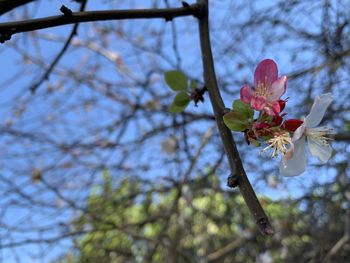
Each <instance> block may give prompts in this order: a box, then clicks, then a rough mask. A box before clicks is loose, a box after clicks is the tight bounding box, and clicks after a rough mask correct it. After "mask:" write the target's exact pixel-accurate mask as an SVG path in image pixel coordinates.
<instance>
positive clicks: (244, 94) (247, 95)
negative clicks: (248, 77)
mask: <svg viewBox="0 0 350 263" xmlns="http://www.w3.org/2000/svg"><path fill="white" fill-rule="evenodd" d="M253 93H254V91H253V90H252V88H251V87H250V86H249V85H248V84H246V85H244V86H243V87H242V88H241V91H240V94H241V101H243V102H244V103H250V101H251V100H252V97H253Z"/></svg>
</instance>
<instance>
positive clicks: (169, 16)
mask: <svg viewBox="0 0 350 263" xmlns="http://www.w3.org/2000/svg"><path fill="white" fill-rule="evenodd" d="M164 18H165V22H169V21H172V20H173V17H172V16H171V15H167V16H165V17H164Z"/></svg>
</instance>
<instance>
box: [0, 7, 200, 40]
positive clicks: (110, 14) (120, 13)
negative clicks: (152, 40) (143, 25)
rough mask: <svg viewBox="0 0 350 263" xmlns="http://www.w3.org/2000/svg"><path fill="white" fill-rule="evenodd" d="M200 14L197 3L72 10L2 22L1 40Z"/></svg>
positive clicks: (0, 25)
mask: <svg viewBox="0 0 350 263" xmlns="http://www.w3.org/2000/svg"><path fill="white" fill-rule="evenodd" d="M198 14H199V7H198V5H196V4H194V5H190V6H189V7H179V8H163V9H138V10H102V11H85V12H72V14H71V15H69V16H67V15H59V16H49V17H43V18H37V19H28V20H24V21H15V22H7V23H0V36H1V38H0V41H2V42H4V41H5V40H8V39H9V38H10V37H11V36H12V35H14V34H17V33H21V32H28V31H34V30H39V29H44V28H50V27H56V26H62V25H67V24H76V23H82V22H93V21H105V20H121V19H148V18H163V19H165V20H166V21H170V20H172V19H173V18H176V17H181V16H197V15H198ZM1 39H2V40H1Z"/></svg>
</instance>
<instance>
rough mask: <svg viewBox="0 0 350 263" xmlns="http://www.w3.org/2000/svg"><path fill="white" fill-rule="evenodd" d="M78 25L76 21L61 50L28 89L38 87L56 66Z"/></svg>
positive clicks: (81, 6) (34, 89)
mask: <svg viewBox="0 0 350 263" xmlns="http://www.w3.org/2000/svg"><path fill="white" fill-rule="evenodd" d="M86 3H87V0H84V1H83V2H82V3H81V5H80V10H79V11H80V12H82V11H84V9H85V6H86ZM78 27H79V23H76V24H75V25H74V26H73V28H72V31H71V33H70V34H69V36H68V38H67V40H66V42H65V44H64V46H63V47H62V49H61V51H60V52H59V53H58V54H57V56H56V57H55V59H54V60H53V61H52V63H51V64H50V67H49V68H48V69H47V70H46V72H45V73H44V74H43V75H42V76H41V78H40V79H39V80H38V81H37V82H36V83H34V84H33V85H32V86H31V87H30V91H31V92H32V93H35V91H36V90H37V89H38V88H39V87H40V85H41V84H42V83H43V82H44V81H45V80H48V79H49V76H50V74H51V72H52V70H53V69H54V68H55V67H56V65H57V63H58V62H59V61H60V60H61V58H62V57H63V55H64V53H65V52H66V51H67V49H68V47H69V45H70V43H71V42H72V39H73V37H74V36H75V35H76V34H77V32H78Z"/></svg>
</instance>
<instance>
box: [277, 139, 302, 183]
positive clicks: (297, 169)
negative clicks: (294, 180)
mask: <svg viewBox="0 0 350 263" xmlns="http://www.w3.org/2000/svg"><path fill="white" fill-rule="evenodd" d="M305 167H306V159H305V137H302V138H301V139H300V140H298V141H296V142H294V154H293V157H292V158H290V159H289V160H286V161H285V162H281V164H280V174H281V175H284V176H296V175H299V174H301V173H303V172H304V171H305Z"/></svg>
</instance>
